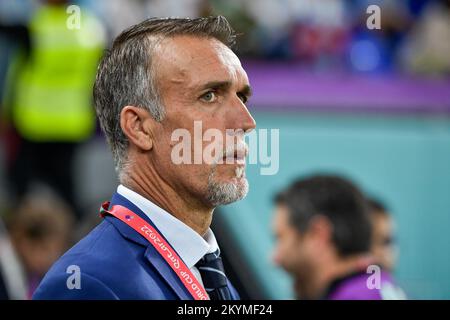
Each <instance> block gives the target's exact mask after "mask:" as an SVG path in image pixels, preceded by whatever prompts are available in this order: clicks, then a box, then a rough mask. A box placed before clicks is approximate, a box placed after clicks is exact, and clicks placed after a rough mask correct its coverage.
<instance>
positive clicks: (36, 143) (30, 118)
mask: <svg viewBox="0 0 450 320" xmlns="http://www.w3.org/2000/svg"><path fill="white" fill-rule="evenodd" d="M68 6H69V4H68V3H67V1H63V0H52V1H43V2H42V3H41V5H40V6H39V7H38V9H37V10H36V12H35V13H34V14H33V16H32V18H31V20H30V22H29V24H28V25H27V26H26V28H25V30H27V32H28V34H24V32H23V28H22V29H20V28H19V26H15V27H14V28H13V29H14V30H19V31H20V35H21V39H25V40H24V41H23V42H24V48H26V50H24V52H25V53H26V54H24V52H23V51H22V52H19V53H18V54H17V55H16V57H15V58H14V59H13V60H14V61H13V62H12V63H10V66H9V70H8V79H7V81H6V88H5V95H4V99H3V100H4V101H3V109H4V110H2V111H3V112H2V113H3V114H2V118H4V119H5V118H6V119H8V120H9V123H8V126H9V127H10V128H7V129H5V128H3V129H4V131H7V132H8V133H9V134H8V136H7V137H8V141H7V145H8V148H7V160H8V163H7V166H8V168H7V172H8V175H9V177H8V178H9V182H10V185H11V189H10V190H11V196H12V198H15V200H16V202H17V203H19V202H20V199H21V197H23V196H24V195H25V194H26V193H27V192H29V191H30V190H29V189H30V184H31V183H32V182H34V181H40V182H44V183H46V184H47V185H49V186H50V187H52V188H53V189H54V190H55V191H56V192H58V193H59V195H60V196H61V197H63V198H64V200H65V201H66V202H68V203H69V204H70V205H71V206H72V207H73V208H74V209H75V212H76V213H78V210H77V204H76V201H75V195H74V179H73V173H72V169H73V168H72V167H73V165H74V159H75V152H76V147H77V146H78V144H79V143H81V142H83V141H85V140H86V139H88V138H89V137H91V135H92V134H93V132H94V129H95V116H94V110H93V107H92V91H91V90H92V85H93V81H94V78H95V71H96V67H97V64H98V61H99V59H100V57H101V54H102V50H103V47H104V34H103V27H102V26H101V24H100V23H99V22H98V21H97V19H96V18H94V17H93V16H92V15H90V14H89V12H88V11H87V10H86V9H84V8H82V9H80V12H79V14H80V16H79V21H78V22H79V23H78V24H77V16H76V14H77V12H76V11H70V10H69V11H66V10H67V8H68ZM70 12H72V13H70ZM8 30H12V29H11V28H0V31H2V32H8ZM26 39H28V40H26ZM3 122H4V123H3V126H4V127H5V121H3ZM11 132H14V134H11Z"/></svg>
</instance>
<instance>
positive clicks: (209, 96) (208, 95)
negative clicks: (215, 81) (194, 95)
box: [200, 91, 217, 102]
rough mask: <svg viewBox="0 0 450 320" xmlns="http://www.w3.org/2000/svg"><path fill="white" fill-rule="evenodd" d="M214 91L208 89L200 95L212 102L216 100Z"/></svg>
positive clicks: (206, 100) (204, 99)
mask: <svg viewBox="0 0 450 320" xmlns="http://www.w3.org/2000/svg"><path fill="white" fill-rule="evenodd" d="M216 98H217V97H216V93H215V92H214V91H208V92H207V93H205V94H204V95H202V96H201V97H200V99H202V100H203V101H205V102H214V101H215V100H216Z"/></svg>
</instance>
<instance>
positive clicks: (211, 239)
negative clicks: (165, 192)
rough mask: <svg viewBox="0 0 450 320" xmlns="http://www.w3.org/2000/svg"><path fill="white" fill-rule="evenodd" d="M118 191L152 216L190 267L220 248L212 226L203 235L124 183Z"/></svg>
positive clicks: (156, 224)
mask: <svg viewBox="0 0 450 320" xmlns="http://www.w3.org/2000/svg"><path fill="white" fill-rule="evenodd" d="M117 193H119V194H120V195H122V196H123V197H125V198H127V199H128V200H130V201H131V202H132V203H133V204H135V205H136V206H137V207H138V208H139V209H141V210H142V211H143V212H144V213H145V214H146V215H147V216H148V217H149V218H150V220H151V221H152V222H153V223H154V224H155V226H156V227H157V228H158V230H159V231H160V232H161V233H162V234H163V235H164V237H165V238H166V239H167V241H168V242H169V243H170V245H171V246H172V247H173V248H174V249H175V251H177V252H178V254H179V255H180V258H181V259H182V260H183V261H184V263H185V264H186V266H187V267H188V268H189V269H191V268H192V267H193V266H195V264H196V263H197V262H198V261H199V260H200V259H201V258H202V257H203V256H204V255H205V254H207V253H211V252H215V251H216V250H218V249H219V246H218V244H217V240H216V237H215V236H214V233H213V232H212V230H211V229H210V228H209V229H208V230H207V232H206V234H205V236H204V237H201V236H200V235H199V234H198V233H197V232H195V231H194V230H193V229H191V228H190V227H189V226H187V225H186V224H184V223H183V222H181V221H180V220H178V219H177V218H175V217H174V216H173V215H172V214H170V213H169V212H167V211H166V210H164V209H162V208H160V207H159V206H157V205H156V204H154V203H153V202H151V201H150V200H148V199H146V198H144V197H143V196H141V195H140V194H138V193H136V192H134V191H133V190H131V189H129V188H127V187H125V186H124V185H119V186H118V188H117Z"/></svg>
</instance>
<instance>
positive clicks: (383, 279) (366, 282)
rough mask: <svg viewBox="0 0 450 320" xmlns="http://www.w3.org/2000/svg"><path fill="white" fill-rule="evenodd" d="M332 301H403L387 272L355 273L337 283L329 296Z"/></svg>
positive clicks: (400, 291) (403, 297)
mask: <svg viewBox="0 0 450 320" xmlns="http://www.w3.org/2000/svg"><path fill="white" fill-rule="evenodd" d="M329 298H330V299H332V300H397V299H405V295H404V293H403V291H402V290H401V289H400V288H399V287H398V286H397V285H396V284H395V282H394V280H393V278H392V276H391V275H390V273H389V272H387V271H384V270H382V271H381V272H380V273H379V274H371V273H366V272H361V273H357V274H354V275H351V276H349V277H346V278H345V279H342V280H341V281H339V284H338V285H336V286H335V288H334V290H333V292H332V293H331V294H330V296H329Z"/></svg>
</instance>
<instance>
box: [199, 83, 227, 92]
mask: <svg viewBox="0 0 450 320" xmlns="http://www.w3.org/2000/svg"><path fill="white" fill-rule="evenodd" d="M230 87H231V81H210V82H208V83H206V84H204V85H202V86H201V88H200V89H201V90H206V89H224V90H226V89H228V88H230Z"/></svg>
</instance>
